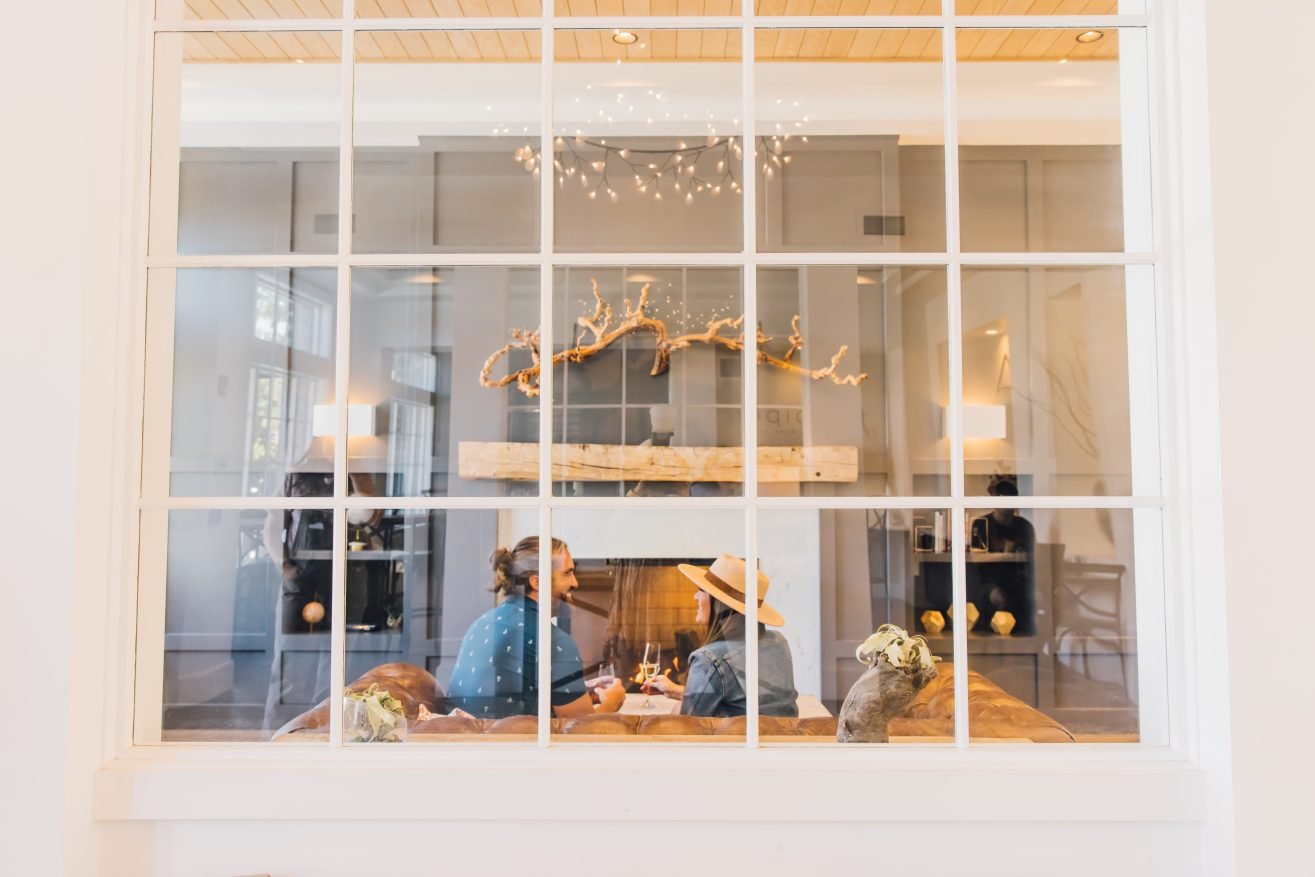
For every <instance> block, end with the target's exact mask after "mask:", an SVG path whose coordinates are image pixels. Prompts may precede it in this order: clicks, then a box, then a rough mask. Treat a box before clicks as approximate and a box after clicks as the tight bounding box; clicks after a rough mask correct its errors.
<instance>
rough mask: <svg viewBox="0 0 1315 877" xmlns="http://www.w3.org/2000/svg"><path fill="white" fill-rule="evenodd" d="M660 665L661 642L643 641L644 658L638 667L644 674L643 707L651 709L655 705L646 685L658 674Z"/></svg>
mask: <svg viewBox="0 0 1315 877" xmlns="http://www.w3.org/2000/svg"><path fill="white" fill-rule="evenodd" d="M661 666H662V644H661V643H656V642H646V643H644V659H643V660H642V661H641V662H640V664H639V668H640V670H642V671H643V674H644V709H646V710H651V709H654V708H655V707H656V704H654V703H653V698H652V697H649V696H648V686H649V685H651V684H652V682H653V680H654V679H656V678H657V676H658V670H659V669H660V668H661Z"/></svg>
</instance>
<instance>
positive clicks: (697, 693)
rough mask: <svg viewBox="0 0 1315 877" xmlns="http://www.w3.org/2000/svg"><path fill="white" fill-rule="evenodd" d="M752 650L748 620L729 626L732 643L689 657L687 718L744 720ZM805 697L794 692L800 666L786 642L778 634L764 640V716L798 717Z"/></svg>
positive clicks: (761, 674)
mask: <svg viewBox="0 0 1315 877" xmlns="http://www.w3.org/2000/svg"><path fill="white" fill-rule="evenodd" d="M746 657H747V656H746V651H745V644H744V619H743V617H741V618H738V619H735V620H733V621H732V622H731V624H730V625H729V626H728V629H727V631H726V639H723V640H720V641H718V642H715V643H709V644H708V645H706V646H704V647H703V648H701V649H698V650H696V651H695V652H694V653H692V654H691V655H690V656H689V676H688V678H686V680H685V695H684V697H683V698H682V699H681V701H680V712H681V715H686V716H716V717H726V716H742V715H744V714H745V712H746V711H747V710H748V700H747V698H746V696H745V664H746ZM798 697H799V692H797V691H795V687H794V662H793V661H792V660H791V658H790V645H789V643H787V642H786V641H785V637H783V636H781V634H779V633H777V632H776V631H774V630H767V631H764V632H763V633H762V634H761V635H760V636H759V637H758V711H759V713H760V714H762V715H764V716H798V715H799V704H798V702H797V701H798Z"/></svg>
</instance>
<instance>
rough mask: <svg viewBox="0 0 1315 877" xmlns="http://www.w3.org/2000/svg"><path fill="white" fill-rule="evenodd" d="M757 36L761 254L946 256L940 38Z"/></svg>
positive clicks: (910, 34)
mask: <svg viewBox="0 0 1315 877" xmlns="http://www.w3.org/2000/svg"><path fill="white" fill-rule="evenodd" d="M754 36H755V45H756V49H755V55H756V56H757V60H758V63H757V69H756V71H755V76H756V98H755V105H756V109H755V112H756V114H757V120H756V121H757V129H758V130H757V134H758V136H757V138H756V146H755V157H754V164H755V167H756V172H757V173H758V246H759V248H760V249H762V250H766V251H786V252H819V251H820V252H825V251H828V250H830V251H844V252H855V251H873V252H909V251H913V252H918V251H941V250H944V249H945V139H944V138H945V135H944V130H943V121H942V117H943V112H944V110H943V106H944V96H943V89H942V84H941V82H942V78H943V77H942V66H941V32H940V31H939V30H937V29H927V30H759V31H757V32H756V33H755V35H754Z"/></svg>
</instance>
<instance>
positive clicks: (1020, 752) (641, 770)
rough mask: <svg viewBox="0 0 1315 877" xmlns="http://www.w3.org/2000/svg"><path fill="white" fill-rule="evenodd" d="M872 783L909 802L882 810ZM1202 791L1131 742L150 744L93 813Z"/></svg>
mask: <svg viewBox="0 0 1315 877" xmlns="http://www.w3.org/2000/svg"><path fill="white" fill-rule="evenodd" d="M883 788H884V789H891V788H896V789H903V790H905V791H906V792H912V791H915V790H916V791H917V792H918V793H919V795H918V796H915V797H914V798H912V799H911V798H909V797H908V795H907V794H905V795H901V796H897V803H895V804H894V806H893V807H889V808H883V807H881V806H879V805H878V804H877V801H878V800H879V799H880V798H881V796H880V795H879V794H878V793H879V792H880V790H881V789H883ZM627 789H628V790H630V791H626V790H627ZM710 799H711V800H710ZM918 800H921V802H922V803H920V804H916V806H911V805H914V804H915V802H916V801H918ZM1205 800H1206V774H1205V772H1204V771H1203V770H1201V769H1200V768H1199V767H1197V766H1196V765H1194V764H1192V763H1191V762H1188V761H1186V760H1184V759H1183V758H1182V757H1181V756H1180V755H1179V754H1177V753H1174V752H1170V751H1168V750H1155V749H1145V748H1140V747H1116V746H1110V747H1100V750H1099V751H1092V750H1090V749H1088V748H1086V747H1076V746H1047V747H1044V748H1042V749H1038V748H1037V747H1034V746H1027V747H1012V746H998V747H996V746H992V747H989V750H987V751H983V750H981V749H977V750H973V751H967V752H965V751H958V750H954V749H950V748H937V749H936V750H934V751H930V750H928V751H910V750H909V749H908V748H904V747H900V748H890V749H868V750H864V751H855V750H853V749H849V750H847V751H844V752H840V751H837V750H836V749H835V748H834V747H831V748H821V747H818V748H813V747H808V748H806V749H804V748H802V747H798V746H795V745H792V746H790V748H789V749H781V748H774V749H759V750H754V751H750V750H745V749H738V748H726V747H710V746H698V745H690V746H689V747H667V748H655V747H645V748H644V749H643V750H642V751H640V750H637V749H631V748H629V747H627V746H607V745H590V744H571V745H570V746H569V747H567V746H563V747H561V748H554V749H553V751H552V752H550V753H547V752H544V751H543V750H540V749H537V748H534V747H532V746H520V745H515V744H507V745H498V744H493V745H477V746H474V747H469V748H466V747H463V748H461V749H457V748H452V747H444V748H443V749H441V750H440V749H437V748H435V749H433V750H428V751H426V750H424V749H421V748H419V747H408V748H406V749H403V748H402V747H396V748H394V747H378V748H367V747H361V748H359V749H355V748H353V749H347V750H339V751H335V752H330V751H329V750H328V749H327V748H323V747H316V748H310V747H294V746H277V747H271V748H262V749H261V750H260V751H258V752H252V751H251V749H250V748H248V747H240V748H239V747H222V746H207V747H200V746H186V747H182V746H179V747H172V746H162V747H141V748H136V749H133V750H130V751H128V752H126V753H124V755H123V756H121V757H120V758H118V759H116V760H115V761H113V762H111V763H110V764H107V765H106V766H105V767H104V768H102V769H101V770H100V771H98V773H97V776H96V786H95V811H94V812H95V816H96V818H97V819H103V820H152V821H168V820H231V819H244V820H284V819H287V820H293V819H296V820H321V819H324V820H332V819H370V820H399V819H433V820H481V819H497V820H506V819H526V820H534V819H542V818H544V817H545V815H546V814H549V813H564V814H565V813H569V815H570V818H572V819H620V818H624V819H639V820H645V821H651V820H682V819H686V818H689V817H690V815H691V814H692V813H693V812H694V810H695V809H698V810H699V811H700V818H703V819H707V818H712V819H716V820H722V821H732V822H739V821H760V822H775V821H828V822H831V821H865V822H867V821H871V822H924V821H935V822H983V821H989V822H1202V821H1204V820H1205V818H1206V815H1207V814H1206V807H1205ZM710 804H711V806H709V805H710Z"/></svg>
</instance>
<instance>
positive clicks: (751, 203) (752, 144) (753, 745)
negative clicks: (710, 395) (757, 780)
mask: <svg viewBox="0 0 1315 877" xmlns="http://www.w3.org/2000/svg"><path fill="white" fill-rule="evenodd" d="M743 5H744V9H745V12H744V22H743V23H744V26H743V28H742V29H741V30H740V64H741V68H740V70H741V80H740V82H741V84H740V91H741V94H740V101H741V109H740V122H741V124H742V127H741V128H740V143H741V145H742V147H743V152H744V164H743V165H742V166H741V168H740V177H741V179H743V180H744V184H743V187H742V188H743V189H744V193H743V194H742V195H741V196H740V208H741V210H742V217H743V223H742V226H741V228H742V231H741V234H742V235H743V241H744V254H745V257H746V258H745V259H744V260H743V262H742V263H741V265H740V289H741V290H742V293H741V301H740V304H741V307H742V313H743V314H744V323H743V325H744V351H743V354H742V356H743V359H742V360H741V362H742V365H741V368H740V373H741V374H742V375H743V376H744V380H742V381H740V391H741V392H742V393H743V394H744V395H743V397H742V399H741V405H742V409H741V410H742V413H743V423H744V425H743V427H742V428H741V430H740V448H741V453H742V454H743V460H744V466H743V471H744V482H743V483H742V484H741V488H742V492H743V494H744V498H745V503H746V505H745V511H744V557H745V563H746V570H745V585H744V592H745V595H746V596H747V597H748V599H746V600H745V601H744V609H745V611H744V619H745V620H744V645H745V662H746V664H747V666H746V667H745V672H744V682H745V688H747V689H748V690H747V691H746V692H745V698H746V700H747V709H746V711H745V719H744V745H745V747H746V748H749V749H757V748H758V746H759V739H758V724H759V722H758V715H759V709H760V704H759V697H758V695H759V693H760V692H759V685H758V600H757V599H756V597H757V593H758V592H757V588H758V576H757V570H758V508H757V505H756V504H755V502H754V500H755V499H756V498H757V496H758V333H757V332H756V331H755V329H756V327H757V326H758V273H757V270H756V269H755V268H754V262H753V254H755V253H757V252H758V196H757V191H758V151H757V145H756V144H757V142H758V141H757V129H756V126H755V119H756V118H757V114H756V109H757V107H756V105H755V98H756V95H755V93H754V89H755V87H756V84H755V82H756V80H755V77H754V63H755V62H754V38H755V34H756V31H755V30H754V29H753V27H752V24H753V13H752V4H751V3H749V2H747V0H745V2H744V4H743Z"/></svg>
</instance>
